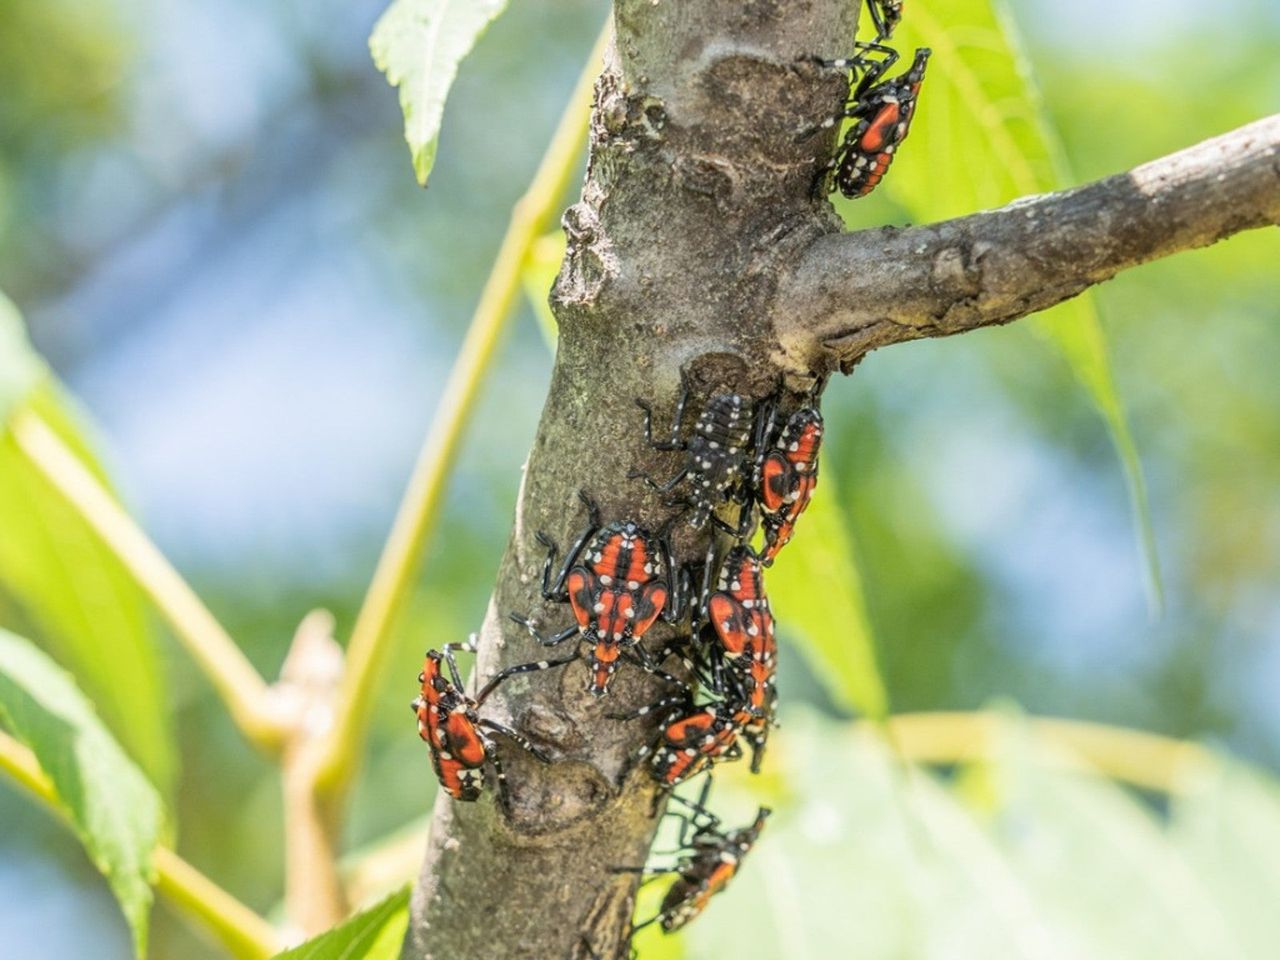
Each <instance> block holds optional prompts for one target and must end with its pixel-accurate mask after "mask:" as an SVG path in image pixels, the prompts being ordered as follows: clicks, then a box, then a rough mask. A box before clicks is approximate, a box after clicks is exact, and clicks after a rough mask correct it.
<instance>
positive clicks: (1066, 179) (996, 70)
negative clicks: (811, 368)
mask: <svg viewBox="0 0 1280 960" xmlns="http://www.w3.org/2000/svg"><path fill="white" fill-rule="evenodd" d="M895 41H898V45H899V47H900V48H901V49H903V50H907V51H910V50H911V49H913V48H914V47H916V46H922V47H930V48H931V49H932V50H933V58H932V59H931V60H930V62H929V70H928V74H927V75H926V77H925V82H924V85H923V87H922V89H921V93H920V105H919V109H918V111H917V113H916V116H915V120H914V121H913V124H912V129H911V135H910V137H909V138H908V140H907V142H906V143H905V144H904V146H903V148H902V150H901V152H900V154H899V156H898V157H897V159H896V160H895V162H894V165H893V168H892V169H891V170H890V172H889V175H888V176H887V177H885V180H884V184H883V186H882V187H881V188H880V189H882V190H884V191H885V192H886V193H887V194H889V195H890V196H891V197H892V198H893V199H894V200H895V201H896V202H897V203H899V204H901V205H902V206H903V207H904V208H906V209H907V210H909V211H911V213H912V214H913V215H914V216H916V217H918V218H919V219H921V220H939V219H944V218H947V217H955V216H962V215H964V214H967V213H972V212H974V211H976V210H980V209H985V208H989V207H994V206H998V205H1000V204H1003V203H1007V202H1008V201H1010V200H1013V199H1014V198H1016V197H1019V196H1023V195H1026V194H1034V193H1042V192H1045V191H1047V190H1053V189H1057V188H1060V187H1064V186H1070V185H1072V184H1073V178H1072V177H1071V175H1070V173H1069V171H1068V170H1067V165H1066V161H1065V158H1064V154H1063V151H1062V149H1061V145H1060V143H1059V141H1058V138H1057V135H1056V133H1055V131H1054V130H1053V128H1052V126H1051V124H1050V123H1049V121H1048V118H1047V116H1046V114H1045V111H1044V107H1043V105H1042V103H1041V101H1040V96H1039V92H1038V91H1037V89H1036V87H1035V85H1034V82H1033V81H1032V79H1031V75H1030V70H1029V67H1028V64H1027V62H1026V60H1025V58H1024V57H1023V56H1022V55H1021V51H1020V49H1019V39H1018V35H1017V30H1016V27H1015V26H1014V24H1013V21H1012V19H1011V18H1010V17H1009V16H1008V15H1007V13H1006V11H1005V10H1004V7H1003V4H1002V3H1001V2H1000V0H912V3H911V5H910V12H909V15H908V16H906V17H904V19H903V23H902V26H901V28H900V29H899V31H898V33H897V34H896V35H895ZM845 209H846V211H848V212H851V213H852V212H855V211H856V205H849V206H846V207H845ZM1033 325H1034V329H1036V330H1037V331H1039V332H1040V333H1041V334H1042V335H1044V336H1045V337H1047V338H1048V339H1049V340H1051V341H1052V342H1053V343H1054V344H1055V345H1056V346H1057V348H1058V349H1059V350H1060V351H1061V352H1062V354H1063V356H1064V357H1065V358H1066V360H1067V362H1068V363H1069V364H1070V366H1071V369H1072V371H1073V372H1074V373H1075V376H1076V378H1077V379H1078V380H1079V382H1080V383H1081V385H1082V386H1083V387H1084V389H1085V391H1086V392H1087V393H1088V394H1089V397H1090V399H1091V400H1092V401H1093V403H1094V405H1095V406H1096V407H1097V409H1098V411H1099V413H1100V414H1101V415H1102V417H1103V419H1104V420H1105V421H1106V423H1107V427H1108V429H1109V430H1110V433H1111V437H1112V441H1113V442H1114V444H1115V447H1116V450H1117V452H1118V454H1119V457H1120V461H1121V463H1122V464H1123V467H1124V470H1125V474H1126V479H1127V482H1128V485H1129V494H1130V500H1131V502H1132V505H1133V511H1134V519H1135V524H1136V528H1137V535H1138V539H1139V545H1140V548H1141V550H1142V552H1143V555H1144V557H1145V559H1146V572H1147V587H1148V593H1149V598H1150V600H1151V604H1152V607H1153V609H1158V608H1159V606H1160V604H1161V602H1162V601H1161V586H1160V570H1159V563H1158V558H1157V556H1156V551H1155V541H1154V537H1153V535H1152V531H1151V518H1150V510H1149V507H1148V504H1147V494H1146V484H1145V481H1144V479H1143V474H1142V464H1141V462H1140V461H1139V459H1138V454H1137V449H1136V447H1135V445H1134V443H1133V439H1132V436H1131V435H1130V433H1129V427H1128V423H1127V420H1126V418H1125V415H1124V411H1123V408H1122V407H1121V404H1120V400H1119V397H1118V395H1117V393H1116V387H1115V382H1114V379H1113V377H1112V373H1111V366H1110V360H1109V359H1108V351H1107V345H1106V339H1105V337H1104V335H1103V332H1102V326H1101V323H1100V321H1099V319H1098V313H1097V307H1096V304H1095V301H1094V299H1093V297H1092V296H1090V295H1089V294H1084V295H1082V296H1079V297H1076V298H1075V299H1073V300H1069V301H1067V302H1066V303H1063V304H1060V305H1059V306H1057V307H1054V308H1053V309H1051V310H1048V311H1046V312H1045V313H1043V314H1041V315H1040V316H1039V317H1037V318H1035V320H1034V321H1033Z"/></svg>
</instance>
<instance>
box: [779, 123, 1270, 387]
mask: <svg viewBox="0 0 1280 960" xmlns="http://www.w3.org/2000/svg"><path fill="white" fill-rule="evenodd" d="M1277 223H1280V114H1276V115H1274V116H1271V117H1267V118H1265V119H1263V120H1258V121H1257V122H1255V123H1251V124H1249V125H1248V126H1245V127H1241V128H1240V129H1238V130H1232V131H1231V132H1230V133H1226V134H1223V135H1222V136H1220V137H1215V138H1213V139H1212V140H1206V141H1205V142H1204V143H1200V144H1197V145H1196V146H1194V147H1189V148H1188V149H1186V150H1182V151H1179V152H1178V153H1175V154H1172V155H1171V156H1167V157H1162V158H1161V159H1159V160H1155V161H1152V162H1151V163H1147V164H1143V165H1142V166H1140V167H1137V168H1135V169H1133V170H1131V171H1129V172H1128V173H1122V174H1117V175H1116V176H1113V177H1108V178H1106V179H1105V180H1099V181H1097V182H1096V183H1091V184H1089V185H1088V186H1084V187H1078V188H1076V189H1074V190H1064V191H1062V192H1060V193H1050V194H1044V195H1041V196H1035V197H1023V198H1022V199H1020V200H1017V201H1015V202H1014V203H1011V204H1009V205H1008V206H1006V207H1002V208H1000V209H999V210H992V211H988V212H985V213H977V214H973V215H972V216H968V217H961V218H959V219H956V220H948V221H946V222H944V223H935V224H930V225H928V226H923V227H912V228H908V229H896V228H894V227H882V228H880V229H876V230H862V231H859V232H857V233H848V234H842V235H839V236H832V237H827V238H824V239H823V240H822V241H821V242H819V243H815V244H814V245H813V247H812V248H811V249H810V250H809V251H808V252H807V253H806V254H805V257H804V259H803V260H802V261H801V262H800V263H799V264H798V265H797V267H796V270H795V271H794V272H793V273H791V274H789V276H788V278H787V282H786V285H785V290H784V291H783V294H782V296H781V297H780V300H782V301H784V303H785V306H783V307H781V308H780V309H779V311H778V312H779V316H780V326H779V330H778V337H779V340H780V342H781V344H782V345H783V346H784V348H785V349H786V350H787V352H788V354H789V356H791V357H792V358H793V362H796V363H807V364H813V365H819V364H823V363H836V364H839V365H840V366H841V368H842V369H845V370H846V371H847V370H848V369H850V368H851V367H852V365H853V364H854V363H856V362H857V361H858V359H859V358H861V357H862V356H864V355H865V354H866V353H867V352H868V351H870V350H873V349H875V348H876V347H880V346H884V345H885V344H889V343H897V342H899V341H902V340H915V339H918V338H920V337H942V336H949V335H951V334H953V333H963V332H965V331H968V330H973V329H975V328H977V327H984V326H990V325H992V324H1001V323H1008V322H1009V321H1011V320H1017V319H1018V318H1019V317H1025V316H1027V315H1028V314H1031V313H1035V312H1036V311H1038V310H1044V309H1046V308H1048V307H1051V306H1053V305H1054V304H1055V303H1060V302H1061V301H1063V300H1067V299H1069V298H1071V297H1074V296H1076V295H1077V294H1079V293H1081V292H1082V291H1084V290H1086V289H1088V288H1089V287H1091V286H1093V285H1094V284H1098V283H1102V282H1103V281H1105V280H1110V279H1111V278H1112V277H1113V276H1115V275H1116V274H1117V273H1119V272H1120V271H1121V270H1125V269H1128V268H1129V267H1134V266H1137V265H1139V264H1142V263H1147V262H1148V261H1151V260H1155V259H1157V258H1159V257H1166V256H1168V255H1169V254H1172V253H1177V252H1178V251H1180V250H1190V249H1192V248H1194V247H1203V246H1207V245H1208V244H1211V243H1216V242H1217V241H1219V240H1221V239H1223V238H1224V237H1229V236H1231V235H1232V234H1235V233H1238V232H1240V231H1241V230H1248V229H1251V228H1254V227H1262V226H1266V225H1269V224H1270V225H1274V224H1277Z"/></svg>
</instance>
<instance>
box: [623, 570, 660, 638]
mask: <svg viewBox="0 0 1280 960" xmlns="http://www.w3.org/2000/svg"><path fill="white" fill-rule="evenodd" d="M666 605H667V585H666V583H665V582H664V581H662V580H655V581H654V582H653V583H651V584H649V585H647V586H646V587H645V588H644V589H643V590H641V591H640V603H639V604H638V605H637V607H636V615H635V619H634V620H633V621H632V624H631V635H632V636H633V637H634V638H635V639H637V640H639V639H640V638H641V637H643V636H644V635H645V633H646V632H647V631H648V629H649V628H650V627H651V626H653V622H654V621H655V620H657V619H658V616H659V615H660V614H661V613H662V608H663V607H665V606H666Z"/></svg>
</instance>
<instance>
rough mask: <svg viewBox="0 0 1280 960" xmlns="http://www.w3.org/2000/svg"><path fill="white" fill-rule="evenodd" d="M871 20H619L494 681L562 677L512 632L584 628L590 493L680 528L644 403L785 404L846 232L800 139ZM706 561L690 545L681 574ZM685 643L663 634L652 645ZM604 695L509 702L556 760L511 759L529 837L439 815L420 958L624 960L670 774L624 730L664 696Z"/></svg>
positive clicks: (733, 8) (508, 562)
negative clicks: (813, 282)
mask: <svg viewBox="0 0 1280 960" xmlns="http://www.w3.org/2000/svg"><path fill="white" fill-rule="evenodd" d="M854 15H855V10H854V9H853V8H852V6H851V5H850V4H848V3H845V2H840V3H837V2H832V0H821V2H818V0H814V2H806V0H788V2H743V0H699V2H698V3H684V2H676V3H668V2H663V3H653V2H651V0H621V2H619V3H617V4H616V10H615V17H616V24H615V25H616V35H617V37H618V40H617V44H616V49H615V50H614V51H612V52H611V54H610V55H609V56H607V57H606V63H605V69H604V73H603V75H602V76H601V78H600V81H599V83H598V85H597V90H596V96H597V101H596V109H595V113H594V116H593V121H592V132H591V160H590V167H589V170H588V174H587V180H586V183H585V184H584V187H583V196H582V200H581V202H579V203H578V204H576V205H575V206H573V207H572V208H571V209H570V210H569V211H568V212H567V213H566V215H565V218H564V223H565V229H566V231H567V233H568V237H569V253H568V257H567V259H566V262H565V264H564V267H563V269H562V271H561V275H560V279H559V282H558V283H557V285H556V288H555V291H554V292H553V296H552V302H553V306H554V308H555V311H556V315H557V317H558V319H559V322H560V345H559V351H558V354H557V356H556V363H555V370H554V374H553V377H552V383H551V389H550V395H549V396H548V398H547V404H546V408H545V410H544V412H543V416H542V421H541V424H540V425H539V428H538V434H537V438H536V440H535V441H534V446H533V452H532V454H531V455H530V458H529V462H528V465H527V469H526V473H525V478H524V484H523V488H522V490H521V493H520V497H519V503H518V506H517V515H516V522H515V529H514V532H513V534H512V539H511V543H510V545H509V547H508V550H507V554H506V557H505V559H504V560H503V563H502V567H501V570H500V572H499V576H498V582H497V588H496V590H495V593H494V600H493V604H492V606H491V608H490V610H489V615H488V617H487V618H486V621H485V624H484V629H483V632H482V654H481V657H480V661H479V674H480V676H482V677H488V676H491V675H492V674H493V673H494V672H496V671H497V670H498V669H499V668H500V667H501V666H506V665H509V664H513V663H520V662H523V661H527V660H536V659H540V658H542V657H544V656H546V651H545V650H544V649H542V648H540V647H538V646H537V645H536V644H535V643H533V642H532V641H531V640H530V639H529V638H528V637H527V636H526V635H525V634H524V632H523V631H522V630H521V629H520V627H519V626H517V625H516V624H513V623H511V622H509V621H507V619H506V615H507V614H508V613H509V612H510V611H513V610H514V611H522V612H530V613H533V614H535V615H536V617H537V618H538V620H539V622H540V623H541V624H542V625H544V626H545V628H546V629H547V630H549V631H554V630H559V629H560V628H562V627H564V626H566V625H567V624H569V623H570V622H571V619H572V616H571V614H570V612H569V609H568V608H567V607H566V606H564V605H560V604H547V603H544V602H543V601H542V599H541V597H540V595H539V593H538V581H539V576H540V571H541V567H542V561H543V557H544V555H545V551H544V550H543V549H542V548H541V547H540V546H538V544H537V542H536V540H535V539H534V536H535V532H536V531H538V530H543V531H546V532H547V533H548V534H550V535H551V537H552V538H553V539H555V540H557V541H558V542H559V544H560V545H561V546H562V547H563V546H565V545H567V543H568V541H569V540H570V539H571V537H572V536H573V534H574V533H576V532H577V531H578V530H579V529H581V527H582V526H583V524H584V522H585V514H584V511H583V510H582V508H581V506H580V505H579V503H578V501H577V491H578V489H579V488H580V487H585V488H586V489H587V490H589V491H590V492H591V493H592V494H593V495H594V496H595V497H596V498H598V500H599V501H600V505H601V507H602V509H603V511H604V516H605V519H606V521H608V520H615V519H635V520H637V521H639V522H640V523H642V524H644V525H645V526H648V527H649V528H651V529H653V528H656V527H658V526H659V525H660V524H661V523H662V521H663V520H664V519H666V517H667V516H668V515H669V514H670V512H671V511H670V509H669V508H667V507H664V506H663V505H662V504H661V503H660V501H659V499H658V498H657V497H656V496H655V495H654V494H653V493H652V492H651V491H648V490H647V488H646V487H645V486H644V484H643V483H641V482H640V481H638V480H629V479H628V478H627V473H628V471H630V470H632V469H633V468H644V469H651V470H653V471H654V473H655V475H657V476H665V475H669V474H670V473H673V472H674V471H675V469H676V464H677V459H676V457H675V456H673V455H670V454H666V455H663V454H655V453H654V452H653V451H652V450H650V449H649V448H648V447H647V445H646V444H645V441H644V437H643V432H642V430H641V414H640V411H639V410H638V409H637V408H636V406H635V402H634V399H635V398H636V397H645V398H649V399H652V400H653V401H654V402H655V405H656V410H657V420H658V422H659V423H661V422H663V421H664V419H666V420H667V422H669V419H668V418H669V416H670V411H671V409H672V405H673V401H674V398H675V395H676V392H677V389H678V384H679V378H680V370H681V367H682V366H684V365H686V364H687V365H688V366H689V370H690V373H691V376H692V381H693V384H694V386H695V390H696V391H697V392H695V401H696V399H697V397H698V396H699V394H700V395H701V396H702V397H703V398H705V396H706V392H705V391H706V390H708V389H714V388H717V387H728V386H732V387H733V388H734V389H735V390H738V391H739V392H743V393H748V394H752V395H754V396H764V395H765V394H767V393H769V392H771V391H772V390H773V389H774V388H775V386H776V385H777V380H778V376H779V373H780V372H781V371H780V370H779V368H778V367H777V366H776V365H775V363H774V359H775V358H776V356H777V351H776V340H775V337H774V334H773V327H774V322H773V317H772V316H771V314H770V304H771V302H772V299H773V294H774V292H775V290H776V288H777V285H778V281H779V277H780V274H781V271H782V270H783V269H784V268H789V266H790V264H792V263H794V261H795V259H796V258H797V257H798V256H799V254H800V253H801V252H802V251H803V250H804V249H805V248H806V247H808V246H809V245H810V244H812V243H813V241H814V240H815V239H816V238H817V237H819V236H822V235H824V234H827V233H831V232H833V231H835V230H837V229H839V223H838V221H837V220H836V219H835V218H834V216H833V215H832V214H831V212H830V208H829V207H828V206H827V204H825V203H819V202H816V201H815V200H814V199H813V197H812V196H811V189H810V188H811V184H812V181H813V174H814V170H815V163H816V162H817V158H816V155H815V152H814V151H815V150H817V149H820V146H819V145H817V144H815V143H814V140H816V139H818V138H810V139H809V141H808V142H807V143H805V144H797V143H795V142H794V141H795V134H796V132H797V130H798V129H799V128H800V127H801V126H803V125H804V124H806V123H813V122H815V121H816V120H817V119H819V118H821V117H822V116H824V115H827V114H829V113H830V112H831V111H832V110H833V108H834V105H835V104H837V103H838V102H839V101H840V99H841V97H842V95H843V92H844V89H845V81H844V80H843V79H842V77H841V75H840V73H839V72H838V71H819V70H818V69H817V68H816V67H813V66H810V65H802V64H800V59H801V58H802V57H804V56H812V55H813V54H815V53H816V54H819V55H821V56H831V57H834V56H837V55H839V54H840V53H841V50H840V49H839V47H840V44H839V41H838V39H837V38H840V37H845V38H847V37H850V36H852V34H853V30H854ZM791 372H792V373H795V374H798V375H799V376H798V377H797V378H796V380H795V382H794V386H795V387H796V388H797V389H799V390H803V389H806V388H807V387H808V386H810V380H809V379H807V378H806V375H807V374H808V372H809V371H808V370H794V371H791ZM705 549H706V544H705V540H701V541H699V540H694V539H692V538H690V537H688V536H685V535H678V536H677V538H676V543H675V550H676V553H677V555H678V556H679V557H684V558H688V557H693V556H698V557H701V556H702V555H703V554H704V553H705ZM667 635H668V634H667V633H666V632H665V630H664V629H660V628H658V627H655V628H654V630H652V631H651V636H652V638H653V641H652V642H653V644H654V645H658V644H660V642H661V640H662V639H663V638H664V637H665V636H667ZM567 647H568V644H566V648H567ZM565 652H568V651H567V649H566V650H565ZM585 676H586V668H585V667H584V666H583V665H582V664H580V663H578V664H572V665H570V666H569V667H567V668H564V669H561V670H556V671H550V672H546V673H538V674H533V675H531V676H529V677H522V678H517V679H516V680H514V681H512V682H511V683H509V684H507V685H505V686H504V687H503V688H502V689H501V690H500V691H499V693H498V694H495V696H494V697H493V698H492V699H491V700H490V701H489V703H487V704H486V706H485V710H486V712H489V713H491V714H492V715H493V716H496V717H501V718H503V719H508V720H510V721H511V722H512V723H513V724H514V725H516V726H517V727H518V728H520V729H522V730H524V731H525V732H526V733H528V735H529V736H531V737H532V738H533V739H534V740H536V741H537V742H538V743H540V744H542V745H544V746H545V747H547V748H549V749H550V750H551V752H552V753H553V754H554V756H555V758H556V762H555V763H554V764H553V765H551V766H542V765H540V764H538V763H537V762H536V761H533V760H531V759H529V758H527V757H523V756H520V755H519V754H520V751H518V750H516V749H514V748H511V747H510V745H507V744H504V745H503V747H504V753H503V758H504V763H505V765H506V767H507V773H508V776H509V778H510V780H511V783H512V789H513V795H514V800H515V803H514V812H513V817H512V818H511V819H510V821H507V820H506V819H505V818H504V817H502V816H501V815H500V814H499V812H498V811H497V810H496V808H495V806H494V805H493V804H492V803H491V802H488V801H482V802H480V803H475V804H454V803H450V802H448V801H447V799H442V800H441V801H440V802H439V803H438V805H437V807H436V812H435V820H434V822H433V824H432V830H431V836H432V841H431V847H430V850H429V852H428V855H427V862H426V864H425V866H424V868H423V873H422V879H421V882H420V884H419V887H418V890H417V892H416V894H415V902H414V922H413V926H412V929H411V933H410V937H409V939H408V941H407V944H406V949H405V952H404V956H405V957H406V958H413V960H421V958H426V957H434V958H437V960H441V958H444V957H477V958H478V957H485V958H493V960H497V958H506V957H521V958H537V960H548V958H561V957H579V956H581V957H586V956H589V953H588V952H587V951H586V948H585V946H584V939H583V938H584V936H585V938H586V940H585V942H589V943H590V944H591V945H592V946H593V948H594V950H595V952H596V953H597V954H598V955H600V956H601V957H614V956H620V955H621V956H625V954H626V948H625V945H624V944H623V939H624V936H625V930H626V927H627V922H628V919H629V916H630V910H631V905H632V893H633V891H634V887H635V882H634V877H628V876H622V875H616V874H612V873H610V872H609V867H611V866H614V865H618V864H636V863H642V862H644V860H645V856H646V852H647V850H648V846H649V841H650V839H651V837H652V834H653V831H654V829H655V827H656V824H657V820H656V819H655V818H654V817H652V816H651V815H650V808H651V806H652V801H653V790H652V788H651V785H650V784H649V782H648V778H647V775H646V773H645V772H644V771H643V770H630V769H629V767H630V766H631V765H630V764H629V763H628V757H629V756H630V755H631V754H632V753H633V752H634V751H635V750H636V749H637V748H638V747H640V746H641V745H642V744H643V743H644V742H645V741H646V740H647V739H648V738H649V735H650V734H651V732H652V727H651V726H646V724H645V723H644V722H643V721H635V722H631V723H622V722H619V721H615V720H610V719H608V718H607V716H606V714H608V713H613V712H620V711H623V710H628V709H632V708H634V707H636V706H638V705H640V704H641V703H643V702H646V701H647V700H651V699H653V698H654V697H655V696H656V695H657V694H658V692H659V690H660V686H659V684H658V682H657V681H655V680H654V679H653V678H651V677H649V676H647V675H645V674H643V673H641V672H640V671H638V670H635V669H631V670H628V669H627V668H626V666H625V665H624V666H623V668H622V669H620V670H619V672H618V674H617V676H616V677H615V679H614V689H613V690H612V691H611V692H610V694H609V695H608V696H606V697H603V698H601V699H599V700H595V699H593V698H591V697H590V696H589V695H588V694H587V693H586V692H585V691H584V686H585Z"/></svg>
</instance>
